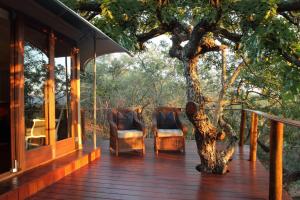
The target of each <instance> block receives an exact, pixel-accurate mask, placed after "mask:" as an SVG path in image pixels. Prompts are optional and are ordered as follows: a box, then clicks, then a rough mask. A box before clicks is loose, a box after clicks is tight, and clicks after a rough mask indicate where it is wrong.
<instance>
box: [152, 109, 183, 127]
mask: <svg viewBox="0 0 300 200" xmlns="http://www.w3.org/2000/svg"><path fill="white" fill-rule="evenodd" d="M157 119H158V128H161V129H178V127H177V124H176V119H175V113H174V112H167V113H163V112H159V113H158V117H157Z"/></svg>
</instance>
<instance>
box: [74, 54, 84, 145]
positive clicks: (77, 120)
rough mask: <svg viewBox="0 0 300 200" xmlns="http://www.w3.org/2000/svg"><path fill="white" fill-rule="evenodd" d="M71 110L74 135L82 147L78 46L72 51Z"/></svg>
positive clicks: (77, 143)
mask: <svg viewBox="0 0 300 200" xmlns="http://www.w3.org/2000/svg"><path fill="white" fill-rule="evenodd" d="M71 110H72V135H73V136H74V137H75V141H76V148H77V149H82V138H81V116H80V60H79V49H77V48H73V50H72V53H71Z"/></svg>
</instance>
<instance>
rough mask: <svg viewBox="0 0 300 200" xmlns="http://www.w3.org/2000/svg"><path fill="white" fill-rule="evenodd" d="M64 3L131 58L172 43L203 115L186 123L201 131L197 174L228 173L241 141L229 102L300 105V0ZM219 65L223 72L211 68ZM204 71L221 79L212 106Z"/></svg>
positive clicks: (192, 97) (91, 0)
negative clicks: (160, 40) (221, 147)
mask: <svg viewBox="0 0 300 200" xmlns="http://www.w3.org/2000/svg"><path fill="white" fill-rule="evenodd" d="M64 3H66V4H67V5H68V6H70V7H71V8H73V9H74V10H76V11H77V12H79V13H80V14H81V15H82V16H83V17H85V18H86V19H87V20H89V21H91V22H92V23H93V24H94V25H96V26H97V27H99V28H100V29H101V30H103V31H104V32H105V33H106V34H108V35H109V36H110V37H112V38H113V39H115V40H116V41H118V42H119V43H120V44H121V45H123V46H125V47H126V48H128V49H130V50H131V51H133V52H138V51H144V50H145V49H146V48H145V47H146V46H145V43H147V42H148V41H149V40H151V39H153V38H155V37H157V36H159V35H168V36H169V37H170V39H171V41H172V45H171V47H170V49H169V55H170V56H171V57H173V58H177V59H178V60H180V61H182V69H183V71H184V72H183V73H184V77H185V79H186V96H187V100H188V101H190V102H196V103H197V104H198V107H199V108H200V109H199V110H198V111H197V112H196V113H194V114H192V115H189V116H188V117H189V120H190V121H191V122H192V123H193V125H194V127H195V129H196V142H197V147H198V153H199V156H200V159H201V165H199V167H198V168H197V169H198V170H201V171H206V172H212V173H225V172H226V166H227V163H228V162H229V160H230V158H231V156H232V154H233V147H234V144H235V142H236V140H237V138H236V135H235V133H234V131H233V129H232V128H231V126H230V125H229V124H228V123H227V122H226V120H225V118H224V115H223V109H224V107H225V106H226V105H228V103H229V104H230V103H232V102H233V101H242V102H244V103H247V105H248V106H251V105H253V103H252V102H251V99H249V97H256V95H258V96H259V97H260V98H261V97H266V98H265V100H266V101H268V105H272V104H273V105H274V104H280V105H281V106H282V107H284V106H287V105H289V104H291V103H295V102H299V86H300V80H299V72H300V40H299V39H300V38H299V37H300V31H299V22H300V15H299V10H300V1H299V0H243V1H240V0H206V1H201V0H194V1H181V0H128V1H123V0H113V1H110V0H96V1H95V0H80V1H70V0H64ZM220 53H221V54H220ZM215 59H217V60H218V61H219V63H218V65H214V64H213V62H215ZM215 66H217V67H215ZM203 67H206V69H207V68H208V69H212V68H213V67H215V69H216V71H217V72H216V75H217V76H219V79H217V80H216V81H217V82H218V85H219V87H217V88H216V90H217V95H215V97H214V99H212V96H211V95H210V93H207V92H206V91H205V90H204V88H203V78H204V77H205V75H206V72H205V70H203ZM211 80H213V79H211ZM214 82H215V81H214ZM211 102H214V103H215V110H216V111H215V113H214V116H213V117H212V118H210V117H209V116H208V115H207V114H206V113H205V110H204V108H205V106H207V104H208V103H211ZM223 132H226V134H227V135H228V136H230V137H229V139H228V140H227V141H229V144H228V146H227V148H226V150H225V151H221V152H219V151H217V149H216V140H218V138H219V135H220V133H223Z"/></svg>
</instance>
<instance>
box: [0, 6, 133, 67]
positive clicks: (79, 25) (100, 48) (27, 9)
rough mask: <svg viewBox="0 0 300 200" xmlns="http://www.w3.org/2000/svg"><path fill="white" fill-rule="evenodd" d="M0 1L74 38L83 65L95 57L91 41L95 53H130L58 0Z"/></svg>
mask: <svg viewBox="0 0 300 200" xmlns="http://www.w3.org/2000/svg"><path fill="white" fill-rule="evenodd" d="M0 2H1V4H2V5H4V6H7V7H10V8H12V9H14V10H16V11H18V12H21V13H23V14H25V15H27V16H29V17H31V18H33V19H35V20H37V21H39V22H40V23H42V24H45V25H46V26H49V27H50V28H51V29H53V30H54V31H55V32H58V33H60V34H62V35H64V36H66V37H68V38H70V39H72V40H74V41H75V42H76V43H77V45H78V47H79V49H80V63H81V67H82V68H84V66H85V64H86V63H87V62H88V61H89V60H90V59H91V58H93V57H94V48H93V47H94V44H95V45H96V48H95V49H96V56H101V55H104V54H109V53H117V52H126V53H128V54H129V55H130V52H129V51H128V50H127V49H125V48H123V47H122V46H120V45H119V44H118V43H116V42H115V41H114V40H112V39H111V38H110V37H108V36H107V35H106V34H104V33H103V32H102V31H101V30H99V29H98V28H96V27H95V26H94V25H92V24H91V23H89V22H88V21H87V20H85V19H84V18H82V17H81V16H79V15H78V14H77V13H75V12H74V11H73V10H71V9H70V8H68V7H67V6H65V5H64V4H63V3H61V2H60V1H59V0H26V1H20V0H9V1H7V0H0ZM66 56H67V55H66Z"/></svg>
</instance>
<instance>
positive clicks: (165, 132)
mask: <svg viewBox="0 0 300 200" xmlns="http://www.w3.org/2000/svg"><path fill="white" fill-rule="evenodd" d="M157 135H158V137H172V136H183V132H182V130H181V129H158V130H157Z"/></svg>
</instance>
